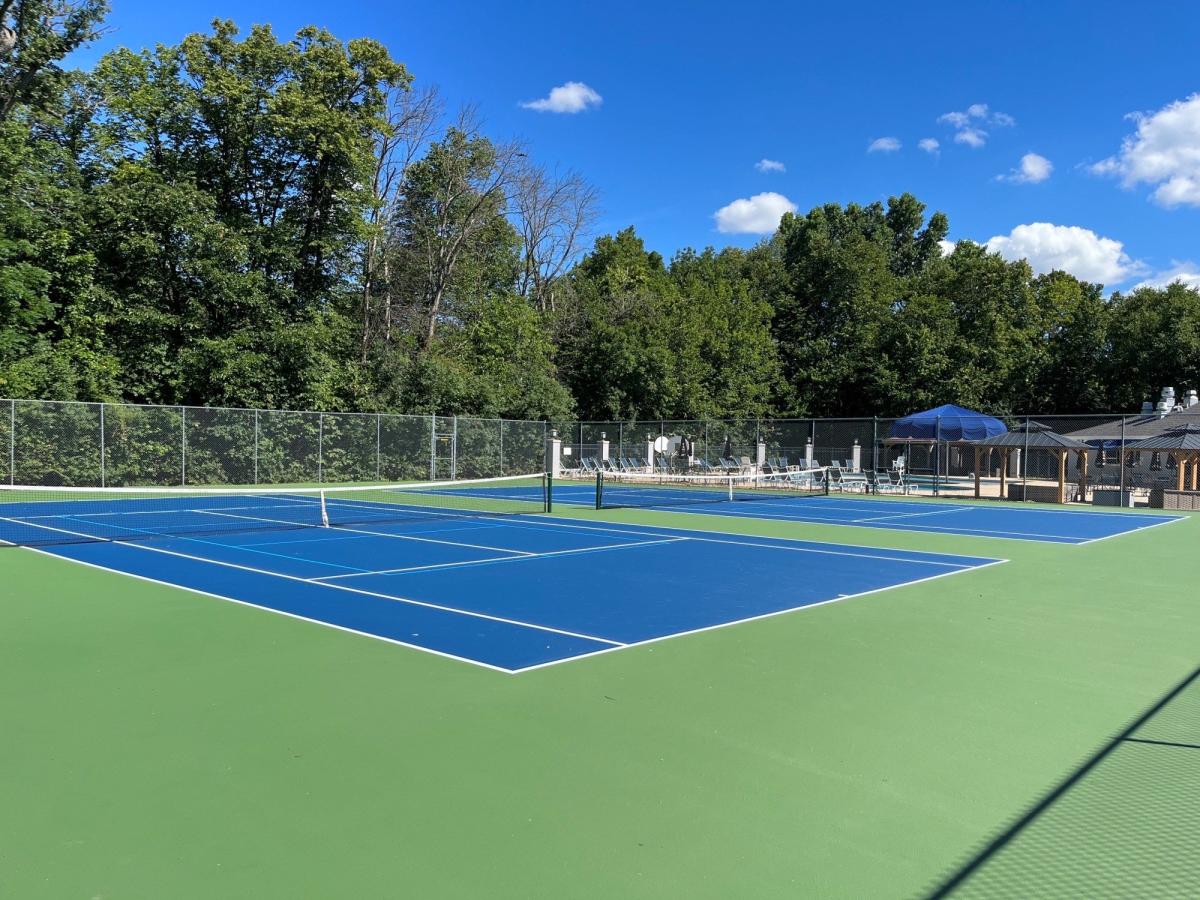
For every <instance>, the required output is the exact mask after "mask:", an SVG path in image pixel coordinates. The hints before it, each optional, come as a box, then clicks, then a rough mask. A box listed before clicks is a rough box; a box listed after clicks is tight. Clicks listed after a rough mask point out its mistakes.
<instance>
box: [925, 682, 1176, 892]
mask: <svg viewBox="0 0 1200 900" xmlns="http://www.w3.org/2000/svg"><path fill="white" fill-rule="evenodd" d="M1197 846H1200V668H1197V669H1196V670H1195V671H1193V672H1192V673H1191V674H1190V675H1188V676H1187V677H1186V678H1185V679H1183V680H1182V681H1181V682H1179V684H1177V685H1176V686H1175V687H1174V688H1172V689H1171V690H1170V691H1168V692H1167V693H1166V694H1164V695H1163V696H1162V697H1161V698H1160V699H1159V700H1158V701H1157V702H1156V703H1154V704H1153V705H1152V706H1151V707H1150V708H1149V709H1147V710H1146V711H1145V712H1144V713H1143V714H1142V715H1141V716H1139V717H1138V718H1137V719H1135V720H1134V721H1133V722H1132V723H1131V724H1130V725H1129V726H1128V727H1127V728H1126V729H1125V730H1123V731H1122V732H1121V733H1119V734H1117V735H1116V736H1115V737H1113V738H1112V740H1110V741H1109V742H1108V743H1106V744H1105V745H1104V746H1102V747H1101V748H1100V749H1099V750H1097V751H1096V752H1095V753H1094V754H1093V755H1092V756H1091V757H1090V758H1089V759H1087V760H1086V761H1085V762H1084V763H1082V764H1081V765H1080V766H1079V767H1078V768H1077V769H1075V771H1073V772H1072V773H1071V774H1070V775H1068V776H1067V777H1066V778H1065V779H1063V781H1061V782H1060V783H1059V784H1058V785H1056V786H1055V787H1054V788H1052V789H1051V790H1050V791H1049V792H1048V793H1046V795H1045V796H1043V797H1042V798H1041V799H1039V800H1038V801H1037V802H1036V803H1034V804H1033V805H1032V806H1031V807H1030V808H1029V809H1028V810H1027V811H1026V812H1024V813H1023V814H1022V815H1021V816H1019V817H1018V818H1017V819H1016V820H1015V821H1014V822H1013V823H1012V824H1011V825H1009V826H1008V827H1007V828H1006V829H1005V830H1004V831H1002V832H1001V833H1000V834H998V835H997V836H996V837H994V838H993V839H991V840H990V841H989V842H988V843H987V844H985V845H984V846H983V847H982V848H980V849H979V850H978V851H977V852H975V853H974V854H973V855H972V856H971V857H970V858H969V859H968V860H966V862H964V863H963V864H962V865H961V866H960V867H959V868H958V869H957V870H955V871H953V872H952V873H950V874H949V875H947V876H946V877H945V878H943V880H942V881H941V882H940V883H939V884H937V885H936V886H935V887H933V888H932V889H931V890H930V891H928V892H927V893H926V894H925V895H924V896H926V897H929V898H941V897H956V898H958V897H982V898H1009V897H1014V898H1015V897H1021V898H1025V897H1184V896H1196V894H1197V891H1198V890H1200V888H1198V886H1200V853H1198V852H1197V851H1196V848H1197Z"/></svg>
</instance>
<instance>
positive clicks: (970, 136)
mask: <svg viewBox="0 0 1200 900" xmlns="http://www.w3.org/2000/svg"><path fill="white" fill-rule="evenodd" d="M987 137H988V133H987V132H986V131H984V130H983V129H982V128H963V129H961V130H959V131H958V132H956V133H955V135H954V143H956V144H966V145H967V146H968V147H982V146H983V145H984V144H986V143H987Z"/></svg>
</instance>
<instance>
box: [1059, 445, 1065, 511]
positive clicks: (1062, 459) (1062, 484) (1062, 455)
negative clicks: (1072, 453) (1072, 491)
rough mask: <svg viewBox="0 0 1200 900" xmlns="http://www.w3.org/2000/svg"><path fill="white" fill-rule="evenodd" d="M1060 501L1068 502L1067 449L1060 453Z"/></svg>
mask: <svg viewBox="0 0 1200 900" xmlns="http://www.w3.org/2000/svg"><path fill="white" fill-rule="evenodd" d="M1058 502H1059V503H1066V502H1067V451H1066V450H1061V451H1059V454H1058Z"/></svg>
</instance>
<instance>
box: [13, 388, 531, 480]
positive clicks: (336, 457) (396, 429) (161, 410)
mask: <svg viewBox="0 0 1200 900" xmlns="http://www.w3.org/2000/svg"><path fill="white" fill-rule="evenodd" d="M545 442H546V424H545V423H543V422H532V421H508V420H501V419H475V418H466V417H443V416H405V415H392V414H388V413H320V412H305V411H290V410H258V409H226V408H217V407H183V406H149V405H139V404H129V403H74V402H59V401H48V400H0V448H2V450H0V482H2V483H6V484H26V485H64V486H70V487H106V486H107V487H137V486H167V487H170V486H174V485H197V486H200V485H225V486H236V485H254V484H335V483H355V482H372V481H419V480H424V479H428V478H475V477H487V476H492V475H524V474H532V473H535V472H540V471H542V469H543V467H544V464H545V450H544V448H545Z"/></svg>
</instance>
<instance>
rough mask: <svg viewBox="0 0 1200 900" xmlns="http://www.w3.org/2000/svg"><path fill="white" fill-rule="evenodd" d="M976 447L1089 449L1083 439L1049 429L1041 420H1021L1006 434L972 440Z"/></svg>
mask: <svg viewBox="0 0 1200 900" xmlns="http://www.w3.org/2000/svg"><path fill="white" fill-rule="evenodd" d="M974 443H975V445H976V446H978V447H1020V448H1021V449H1025V448H1028V449H1030V450H1089V449H1091V448H1090V447H1089V446H1088V445H1087V444H1085V443H1084V442H1083V441H1077V440H1075V438H1072V437H1067V436H1065V435H1062V434H1059V433H1058V432H1056V431H1053V430H1051V428H1050V426H1049V425H1043V424H1042V423H1041V422H1022V423H1021V424H1020V425H1018V426H1017V427H1016V428H1014V429H1013V430H1012V431H1010V432H1008V433H1007V434H998V435H995V436H994V437H986V438H983V439H982V440H979V441H975V442H974Z"/></svg>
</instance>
